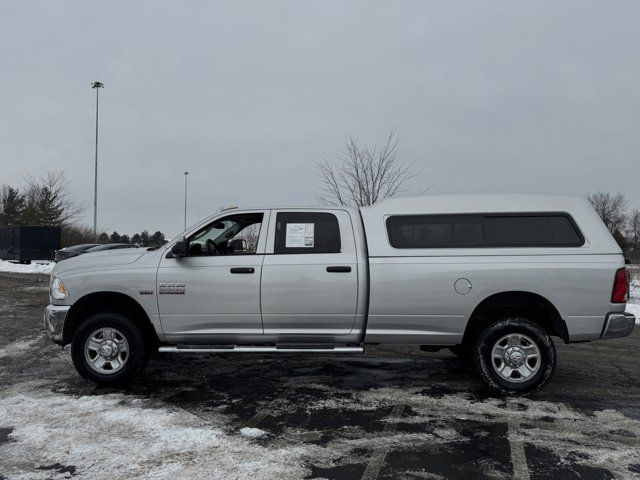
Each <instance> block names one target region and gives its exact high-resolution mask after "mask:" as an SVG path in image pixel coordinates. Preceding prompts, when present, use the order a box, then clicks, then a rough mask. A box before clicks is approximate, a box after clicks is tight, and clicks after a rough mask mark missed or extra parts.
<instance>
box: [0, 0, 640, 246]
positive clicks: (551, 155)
mask: <svg viewBox="0 0 640 480" xmlns="http://www.w3.org/2000/svg"><path fill="white" fill-rule="evenodd" d="M1 5H2V15H0V59H1V60H2V64H1V70H0V72H1V75H0V79H1V80H0V81H1V88H0V108H1V112H2V114H1V115H0V167H1V170H0V171H1V173H0V183H9V184H19V183H21V181H22V178H23V176H25V175H27V174H31V175H38V174H39V173H42V172H45V171H46V170H47V169H64V170H66V171H67V173H68V176H69V179H70V181H71V182H72V186H73V189H74V191H75V193H76V196H77V199H78V201H79V202H80V203H81V204H82V205H84V206H85V217H86V222H87V224H90V223H91V222H92V195H93V142H94V136H93V135H94V124H93V121H94V102H95V95H94V91H92V90H91V89H90V82H92V81H94V80H100V81H102V82H104V84H105V86H106V88H105V89H104V90H102V91H101V122H102V123H101V149H100V162H101V163H100V185H99V202H100V205H99V211H98V215H99V221H98V223H99V227H100V228H104V229H107V230H109V231H112V230H114V229H115V230H118V231H119V232H120V233H133V232H134V231H137V230H141V229H143V228H146V229H149V230H156V229H161V230H163V231H165V232H166V233H167V234H169V235H174V234H176V233H178V232H179V231H180V230H181V229H182V228H181V227H182V215H183V175H182V173H183V171H184V170H185V169H186V170H189V171H190V172H191V175H190V177H189V180H190V190H191V195H190V205H189V221H190V222H195V221H196V220H197V217H198V216H200V217H204V216H206V215H208V214H209V213H211V212H213V211H214V210H216V209H217V208H218V207H220V206H223V205H229V204H237V205H259V204H296V205H297V204H312V203H314V202H315V200H314V193H315V192H316V191H317V188H318V181H317V178H316V175H315V170H316V169H315V163H316V162H318V161H321V160H322V159H323V158H327V159H328V160H334V159H335V158H336V154H337V152H338V151H339V150H340V148H341V146H342V144H343V142H344V139H345V137H346V136H348V135H353V136H354V137H356V138H357V139H359V140H360V141H362V142H370V143H373V142H376V141H381V140H382V139H383V137H385V136H386V135H387V134H388V132H389V130H390V129H391V128H392V127H394V126H395V127H397V128H398V129H399V130H400V131H401V132H402V135H403V138H404V139H403V142H402V144H401V147H400V155H401V157H402V159H404V160H405V161H407V162H412V161H414V162H415V166H416V169H417V170H419V171H420V175H419V176H418V177H416V178H415V179H414V182H413V184H412V185H411V188H412V189H414V190H415V191H418V190H419V189H420V188H422V187H424V186H429V185H434V187H433V188H432V190H431V191H432V192H433V193H451V192H497V191H500V192H513V191H527V192H559V193H563V192H564V193H574V194H585V193H586V192H589V191H593V190H597V189H603V190H611V191H618V190H620V191H622V192H623V193H625V194H626V195H627V196H628V197H629V199H630V200H632V201H633V203H634V204H635V205H640V174H639V170H640V169H639V167H640V157H639V155H638V153H639V151H640V78H639V76H640V49H639V47H640V27H639V24H640V22H639V21H640V2H638V1H637V0H633V1H617V2H603V1H585V0H576V1H536V2H514V1H511V0H509V1H486V0H482V1H453V2H449V1H440V2H436V1H431V2H425V1H415V2H410V1H394V2H390V1H385V2H374V1H371V0H366V1H360V2H355V1H351V2H347V1H340V2H337V1H336V2H333V1H326V0H323V1H316V2H310V1H299V0H295V1H289V2H281V1H278V2H275V1H255V2H246V1H228V2H213V1H201V2H195V1H194V2H159V1H153V2H151V1H149V2H138V1H127V2H112V1H103V2H87V1H85V0H83V1H78V2H66V1H56V2H49V1H47V2H39V3H36V2H28V1H25V2H16V1H13V0H11V1H9V0H2V2H1Z"/></svg>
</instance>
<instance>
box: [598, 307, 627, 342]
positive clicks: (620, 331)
mask: <svg viewBox="0 0 640 480" xmlns="http://www.w3.org/2000/svg"><path fill="white" fill-rule="evenodd" d="M635 324H636V317H635V315H633V314H632V313H629V312H620V313H610V314H608V315H607V318H606V320H605V322H604V328H603V329H602V335H600V338H620V337H626V336H627V335H631V332H633V327H634V326H635Z"/></svg>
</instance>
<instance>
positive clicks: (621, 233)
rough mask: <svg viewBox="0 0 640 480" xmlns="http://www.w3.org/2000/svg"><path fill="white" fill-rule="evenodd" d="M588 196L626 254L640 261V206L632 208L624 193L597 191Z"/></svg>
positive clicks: (635, 260) (636, 261) (635, 261)
mask: <svg viewBox="0 0 640 480" xmlns="http://www.w3.org/2000/svg"><path fill="white" fill-rule="evenodd" d="M588 198H589V201H590V202H591V205H593V208H594V209H595V210H596V212H598V215H600V218H601V219H602V221H603V222H604V224H605V225H606V226H607V228H608V229H609V231H610V232H611V234H612V235H613V238H615V239H616V241H617V242H618V244H619V245H620V248H622V250H623V251H624V252H625V254H626V256H627V257H628V258H630V259H631V260H632V261H633V262H634V263H638V262H640V208H638V207H635V208H632V209H630V208H629V202H628V201H627V198H626V197H625V196H624V195H623V194H622V193H609V192H596V193H590V194H589V195H588Z"/></svg>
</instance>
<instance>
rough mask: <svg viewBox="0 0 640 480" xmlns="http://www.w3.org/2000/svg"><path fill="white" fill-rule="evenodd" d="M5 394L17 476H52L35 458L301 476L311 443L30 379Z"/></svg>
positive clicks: (154, 471)
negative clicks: (258, 437) (258, 439)
mask: <svg viewBox="0 0 640 480" xmlns="http://www.w3.org/2000/svg"><path fill="white" fill-rule="evenodd" d="M0 398H1V401H0V427H3V428H9V429H11V433H10V434H9V439H10V441H9V442H7V443H4V444H3V445H2V455H1V456H0V471H2V473H3V475H6V476H7V477H8V478H14V479H26V478H29V479H39V478H42V479H45V478H50V477H51V471H50V470H47V469H46V468H38V466H40V467H42V466H47V465H56V464H58V465H60V464H61V463H63V464H64V465H71V466H74V468H75V469H77V470H75V478H96V477H101V476H104V474H105V472H110V473H109V475H108V476H111V475H113V474H115V472H117V476H118V477H119V478H141V477H144V478H172V477H174V476H179V477H180V478H192V479H198V478H216V479H217V478H219V479H232V478H251V477H253V478H264V479H278V480H282V479H283V478H303V477H304V476H305V475H306V474H308V470H307V469H306V468H305V467H304V458H305V457H308V454H309V449H310V448H314V447H310V446H292V445H286V446H282V447H266V446H261V445H259V444H257V443H255V441H254V440H253V439H252V438H247V437H246V436H244V435H238V434H237V432H234V431H232V430H231V431H229V430H228V428H227V427H226V426H225V423H226V422H225V418H224V417H223V416H221V418H219V419H211V420H210V421H209V422H203V421H202V419H201V418H199V417H196V416H195V415H193V414H191V413H188V412H186V411H184V410H181V409H176V408H169V407H167V408H157V407H156V408H149V406H148V405H146V403H145V401H144V400H142V399H139V398H135V397H131V396H126V395H122V394H102V395H95V396H79V397H74V396H69V395H62V394H58V393H53V392H50V391H47V388H46V386H45V385H39V384H37V382H27V383H24V384H22V385H21V386H20V387H17V388H15V387H14V388H11V389H9V390H7V391H5V392H3V394H2V395H1V396H0ZM252 430H253V429H252ZM255 430H258V429H255ZM61 432H64V434H62V435H61ZM105 452H108V453H109V454H108V455H106V454H105ZM64 465H60V466H61V468H63V467H64Z"/></svg>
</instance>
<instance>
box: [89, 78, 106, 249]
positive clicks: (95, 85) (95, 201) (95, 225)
mask: <svg viewBox="0 0 640 480" xmlns="http://www.w3.org/2000/svg"><path fill="white" fill-rule="evenodd" d="M91 88H93V89H94V90H95V91H96V164H95V172H94V179H93V238H94V240H95V239H96V238H97V237H96V236H97V229H98V107H99V101H100V93H99V92H100V89H101V88H104V84H103V83H101V82H93V83H92V84H91Z"/></svg>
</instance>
